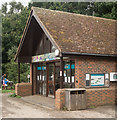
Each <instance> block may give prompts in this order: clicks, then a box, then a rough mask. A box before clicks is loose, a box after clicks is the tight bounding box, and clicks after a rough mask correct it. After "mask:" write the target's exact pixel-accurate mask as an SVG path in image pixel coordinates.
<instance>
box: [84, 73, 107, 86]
mask: <svg viewBox="0 0 117 120" xmlns="http://www.w3.org/2000/svg"><path fill="white" fill-rule="evenodd" d="M101 86H109V74H108V73H106V74H88V73H87V74H86V87H101Z"/></svg>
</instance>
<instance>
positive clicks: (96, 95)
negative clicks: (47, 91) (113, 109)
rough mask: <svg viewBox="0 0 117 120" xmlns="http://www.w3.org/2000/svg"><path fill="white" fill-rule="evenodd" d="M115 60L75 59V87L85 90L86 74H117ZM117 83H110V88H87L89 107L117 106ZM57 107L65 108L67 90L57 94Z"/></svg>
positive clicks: (106, 58)
mask: <svg viewBox="0 0 117 120" xmlns="http://www.w3.org/2000/svg"><path fill="white" fill-rule="evenodd" d="M116 67H117V63H116V62H115V58H108V57H93V56H91V57H87V56H80V57H77V58H76V59H75V87H76V88H85V87H86V86H85V82H86V81H85V74H86V73H110V72H116V71H117V69H116ZM77 81H78V82H77ZM116 87H117V82H110V86H109V88H88V89H87V88H86V104H87V107H90V106H99V105H110V104H115V101H116V99H117V89H115V88H116ZM55 106H56V108H57V109H62V107H64V106H65V90H64V89H63V91H62V89H59V90H57V92H56V99H55Z"/></svg>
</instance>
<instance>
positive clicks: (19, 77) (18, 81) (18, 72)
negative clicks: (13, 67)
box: [18, 62, 20, 83]
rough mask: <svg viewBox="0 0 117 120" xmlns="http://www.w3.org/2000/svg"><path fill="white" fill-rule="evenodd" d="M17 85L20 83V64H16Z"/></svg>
mask: <svg viewBox="0 0 117 120" xmlns="http://www.w3.org/2000/svg"><path fill="white" fill-rule="evenodd" d="M18 83H20V62H18Z"/></svg>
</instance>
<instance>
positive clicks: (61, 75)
mask: <svg viewBox="0 0 117 120" xmlns="http://www.w3.org/2000/svg"><path fill="white" fill-rule="evenodd" d="M63 81H64V65H63V57H60V88H61V89H62V88H63Z"/></svg>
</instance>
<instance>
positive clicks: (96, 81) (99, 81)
mask: <svg viewBox="0 0 117 120" xmlns="http://www.w3.org/2000/svg"><path fill="white" fill-rule="evenodd" d="M91 86H104V74H91Z"/></svg>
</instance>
